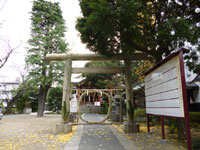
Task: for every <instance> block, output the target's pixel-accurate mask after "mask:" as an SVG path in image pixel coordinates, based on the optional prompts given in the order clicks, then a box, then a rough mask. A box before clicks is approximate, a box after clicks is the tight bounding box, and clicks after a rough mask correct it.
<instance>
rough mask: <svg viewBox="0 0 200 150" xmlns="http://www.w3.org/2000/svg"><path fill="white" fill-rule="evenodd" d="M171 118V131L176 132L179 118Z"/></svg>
mask: <svg viewBox="0 0 200 150" xmlns="http://www.w3.org/2000/svg"><path fill="white" fill-rule="evenodd" d="M168 120H169V125H168V126H169V133H172V134H173V133H174V132H175V131H176V130H177V129H178V123H177V119H171V118H170V119H168Z"/></svg>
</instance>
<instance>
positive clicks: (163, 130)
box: [161, 116, 165, 140]
mask: <svg viewBox="0 0 200 150" xmlns="http://www.w3.org/2000/svg"><path fill="white" fill-rule="evenodd" d="M161 127H162V139H163V140H164V139H165V123H164V116H161Z"/></svg>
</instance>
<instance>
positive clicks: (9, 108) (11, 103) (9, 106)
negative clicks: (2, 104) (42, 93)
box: [5, 90, 25, 114]
mask: <svg viewBox="0 0 200 150" xmlns="http://www.w3.org/2000/svg"><path fill="white" fill-rule="evenodd" d="M24 92H25V90H19V91H18V92H17V94H16V95H15V96H14V97H13V98H12V99H11V100H10V101H9V102H8V105H7V108H6V112H5V113H6V114H10V113H11V111H12V107H13V105H14V104H15V103H16V102H17V100H18V99H19V98H20V97H21V96H22V95H23V94H24Z"/></svg>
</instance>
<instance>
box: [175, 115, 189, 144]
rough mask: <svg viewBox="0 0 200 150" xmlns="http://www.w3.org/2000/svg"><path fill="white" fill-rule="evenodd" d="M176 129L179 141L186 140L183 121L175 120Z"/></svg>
mask: <svg viewBox="0 0 200 150" xmlns="http://www.w3.org/2000/svg"><path fill="white" fill-rule="evenodd" d="M177 122H178V123H177V128H178V139H180V140H186V139H187V135H186V126H185V120H184V119H177Z"/></svg>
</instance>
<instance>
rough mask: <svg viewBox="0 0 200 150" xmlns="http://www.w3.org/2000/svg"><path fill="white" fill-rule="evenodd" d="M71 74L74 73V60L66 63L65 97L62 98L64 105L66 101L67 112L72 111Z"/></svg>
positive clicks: (68, 60)
mask: <svg viewBox="0 0 200 150" xmlns="http://www.w3.org/2000/svg"><path fill="white" fill-rule="evenodd" d="M71 73H72V60H71V59H67V60H66V61H65V70H64V84H63V97H62V105H63V104H64V101H66V105H67V111H70V92H71Z"/></svg>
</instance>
